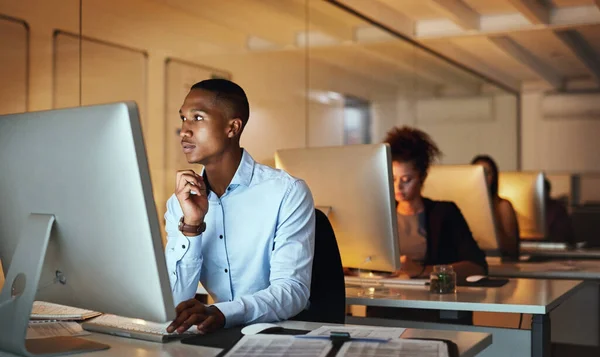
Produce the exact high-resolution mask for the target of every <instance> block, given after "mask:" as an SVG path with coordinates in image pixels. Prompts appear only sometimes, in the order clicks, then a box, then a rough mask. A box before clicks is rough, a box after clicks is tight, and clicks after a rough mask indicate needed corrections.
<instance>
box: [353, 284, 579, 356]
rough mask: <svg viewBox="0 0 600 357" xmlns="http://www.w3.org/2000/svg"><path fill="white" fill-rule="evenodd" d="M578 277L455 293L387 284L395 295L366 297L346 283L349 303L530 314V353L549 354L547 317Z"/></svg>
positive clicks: (571, 291) (575, 287)
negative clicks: (531, 317) (395, 286)
mask: <svg viewBox="0 0 600 357" xmlns="http://www.w3.org/2000/svg"><path fill="white" fill-rule="evenodd" d="M582 283H583V282H582V281H570V280H529V279H515V280H512V281H510V282H509V283H508V284H506V285H504V286H503V287H500V288H473V287H459V288H458V291H457V293H456V294H447V295H437V294H431V293H429V291H428V288H427V287H421V286H403V287H399V288H391V289H390V290H391V292H393V293H396V294H398V295H387V296H378V297H376V298H369V297H364V296H360V294H359V293H360V289H358V288H353V287H348V288H347V289H346V302H347V304H349V305H365V306H385V307H400V308H413V309H435V310H450V311H487V312H504V313H524V314H532V315H533V320H532V329H531V355H532V356H534V357H539V356H549V354H550V318H549V314H550V312H551V311H552V310H554V309H555V308H556V307H558V306H559V305H560V304H562V303H563V302H564V301H565V300H567V299H568V298H569V296H571V295H572V294H574V293H575V292H576V291H577V290H578V289H579V288H580V287H581V286H582Z"/></svg>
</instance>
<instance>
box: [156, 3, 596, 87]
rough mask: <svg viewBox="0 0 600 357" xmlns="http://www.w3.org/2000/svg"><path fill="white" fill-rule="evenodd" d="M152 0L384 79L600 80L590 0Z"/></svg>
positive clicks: (260, 47)
mask: <svg viewBox="0 0 600 357" xmlns="http://www.w3.org/2000/svg"><path fill="white" fill-rule="evenodd" d="M153 1H156V2H160V3H163V4H166V5H168V6H170V7H173V8H176V9H178V10H181V11H184V12H186V13H188V14H191V15H193V16H194V17H196V18H197V17H200V18H202V19H203V20H205V21H206V22H209V23H210V24H211V25H213V27H211V29H213V28H214V26H217V28H218V26H220V27H221V28H222V29H223V31H221V32H219V35H218V36H215V37H214V41H215V42H218V43H219V44H220V45H222V46H230V45H231V46H238V47H239V48H237V47H236V48H235V49H233V48H234V47H231V46H230V47H227V48H228V50H229V51H241V52H276V51H302V53H306V48H309V50H308V54H309V59H310V60H314V61H321V62H326V63H328V64H330V65H332V66H338V67H340V68H343V69H346V70H348V71H352V72H354V73H356V74H357V75H360V76H364V77H368V78H370V79H372V80H376V81H381V82H384V83H389V84H394V83H400V82H402V81H406V80H407V79H415V78H417V79H418V81H419V83H421V84H422V85H423V87H428V86H429V87H431V88H437V89H439V88H442V87H447V86H449V85H450V86H454V87H460V88H463V89H469V90H471V89H472V88H475V87H476V88H479V89H481V87H482V84H483V83H484V82H485V81H484V80H482V79H481V78H479V77H477V76H475V75H473V74H472V73H469V71H465V70H463V69H461V68H459V67H460V66H464V67H467V68H469V69H471V70H472V71H474V72H476V73H477V74H481V75H483V76H484V77H486V78H489V79H491V81H492V82H494V83H496V84H498V85H499V86H501V87H502V88H505V89H509V90H512V91H522V90H528V89H531V88H535V89H550V90H565V89H575V88H577V89H581V88H598V86H599V81H600V0H547V1H535V0H369V1H365V0H228V1H222V0H201V1H194V2H193V1H188V0H153ZM344 8H345V9H351V10H353V11H356V12H357V13H359V14H361V15H362V16H364V17H365V18H366V19H370V20H373V21H375V22H377V23H378V24H380V25H383V26H384V27H385V28H386V29H387V30H391V31H392V32H395V33H397V34H401V35H402V36H404V37H407V38H409V39H411V40H412V41H414V42H415V43H418V44H419V45H421V46H424V47H426V48H428V49H431V50H433V51H434V52H436V53H438V54H441V55H443V56H444V57H446V58H448V59H450V60H451V61H453V62H455V63H457V64H459V65H460V66H459V67H457V66H452V65H449V64H448V63H447V62H446V61H445V60H441V59H440V58H439V57H437V56H434V55H431V54H429V53H428V52H427V51H425V50H422V49H420V48H418V47H417V46H414V45H413V44H411V43H410V42H407V41H404V40H401V39H399V38H398V37H396V36H395V35H392V34H391V32H388V31H384V30H382V29H380V28H379V27H377V26H374V25H372V24H371V23H370V22H367V21H366V20H365V19H361V18H360V17H359V16H355V15H353V14H351V13H350V12H348V11H346V10H345V9H344ZM212 32H215V30H214V29H213V30H212ZM234 32H235V34H233V33H234ZM225 34H231V36H230V37H231V38H232V39H233V38H235V39H236V41H233V40H232V43H231V44H230V43H227V40H228V38H227V36H225ZM240 34H242V35H243V36H244V38H246V41H245V43H244V44H243V46H241V47H240V44H239V35H240ZM209 37H210V36H209ZM209 40H210V39H209Z"/></svg>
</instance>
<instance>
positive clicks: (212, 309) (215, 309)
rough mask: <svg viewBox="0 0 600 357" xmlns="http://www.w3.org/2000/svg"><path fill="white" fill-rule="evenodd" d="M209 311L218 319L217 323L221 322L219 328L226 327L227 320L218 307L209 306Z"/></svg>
mask: <svg viewBox="0 0 600 357" xmlns="http://www.w3.org/2000/svg"><path fill="white" fill-rule="evenodd" d="M206 308H207V309H208V311H209V312H210V314H211V315H214V316H215V317H216V318H217V321H219V326H217V327H219V328H221V327H224V326H225V323H226V319H225V315H224V314H223V313H222V312H221V310H219V308H218V307H216V306H215V305H208V306H207V307H206Z"/></svg>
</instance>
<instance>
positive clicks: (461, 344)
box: [73, 321, 492, 357]
mask: <svg viewBox="0 0 600 357" xmlns="http://www.w3.org/2000/svg"><path fill="white" fill-rule="evenodd" d="M280 324H281V325H282V326H284V327H286V328H293V329H303V330H313V329H316V328H318V327H321V326H322V325H323V324H321V323H313V322H302V321H285V322H281V323H280ZM328 325H329V324H328ZM402 336H403V337H418V338H432V339H436V338H437V339H447V340H452V341H453V342H454V343H456V345H457V346H458V351H459V353H460V356H461V357H474V356H476V355H477V354H479V353H480V352H481V351H483V350H484V349H485V348H486V347H488V346H489V345H491V344H492V336H491V335H490V334H488V333H480V332H459V331H438V330H421V329H407V330H406V331H405V332H404V334H403V335H402ZM84 338H86V339H89V340H92V341H96V342H100V343H105V344H107V345H110V346H111V348H110V349H108V350H104V351H97V352H90V353H86V354H78V355H73V356H89V357H94V356H97V357H103V356H131V357H187V356H198V357H213V356H216V355H217V354H218V353H219V352H220V351H221V350H220V349H217V348H210V347H201V346H193V345H185V344H183V343H180V342H179V341H172V342H167V343H156V342H147V341H141V340H136V339H131V338H125V337H117V336H112V335H105V334H100V333H93V334H92V335H90V336H84Z"/></svg>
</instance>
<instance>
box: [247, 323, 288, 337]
mask: <svg viewBox="0 0 600 357" xmlns="http://www.w3.org/2000/svg"><path fill="white" fill-rule="evenodd" d="M281 330H283V327H281V326H279V325H276V324H271V323H267V322H261V323H257V324H252V325H248V326H246V327H244V328H243V329H242V334H243V335H256V334H259V333H261V332H276V331H281Z"/></svg>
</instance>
